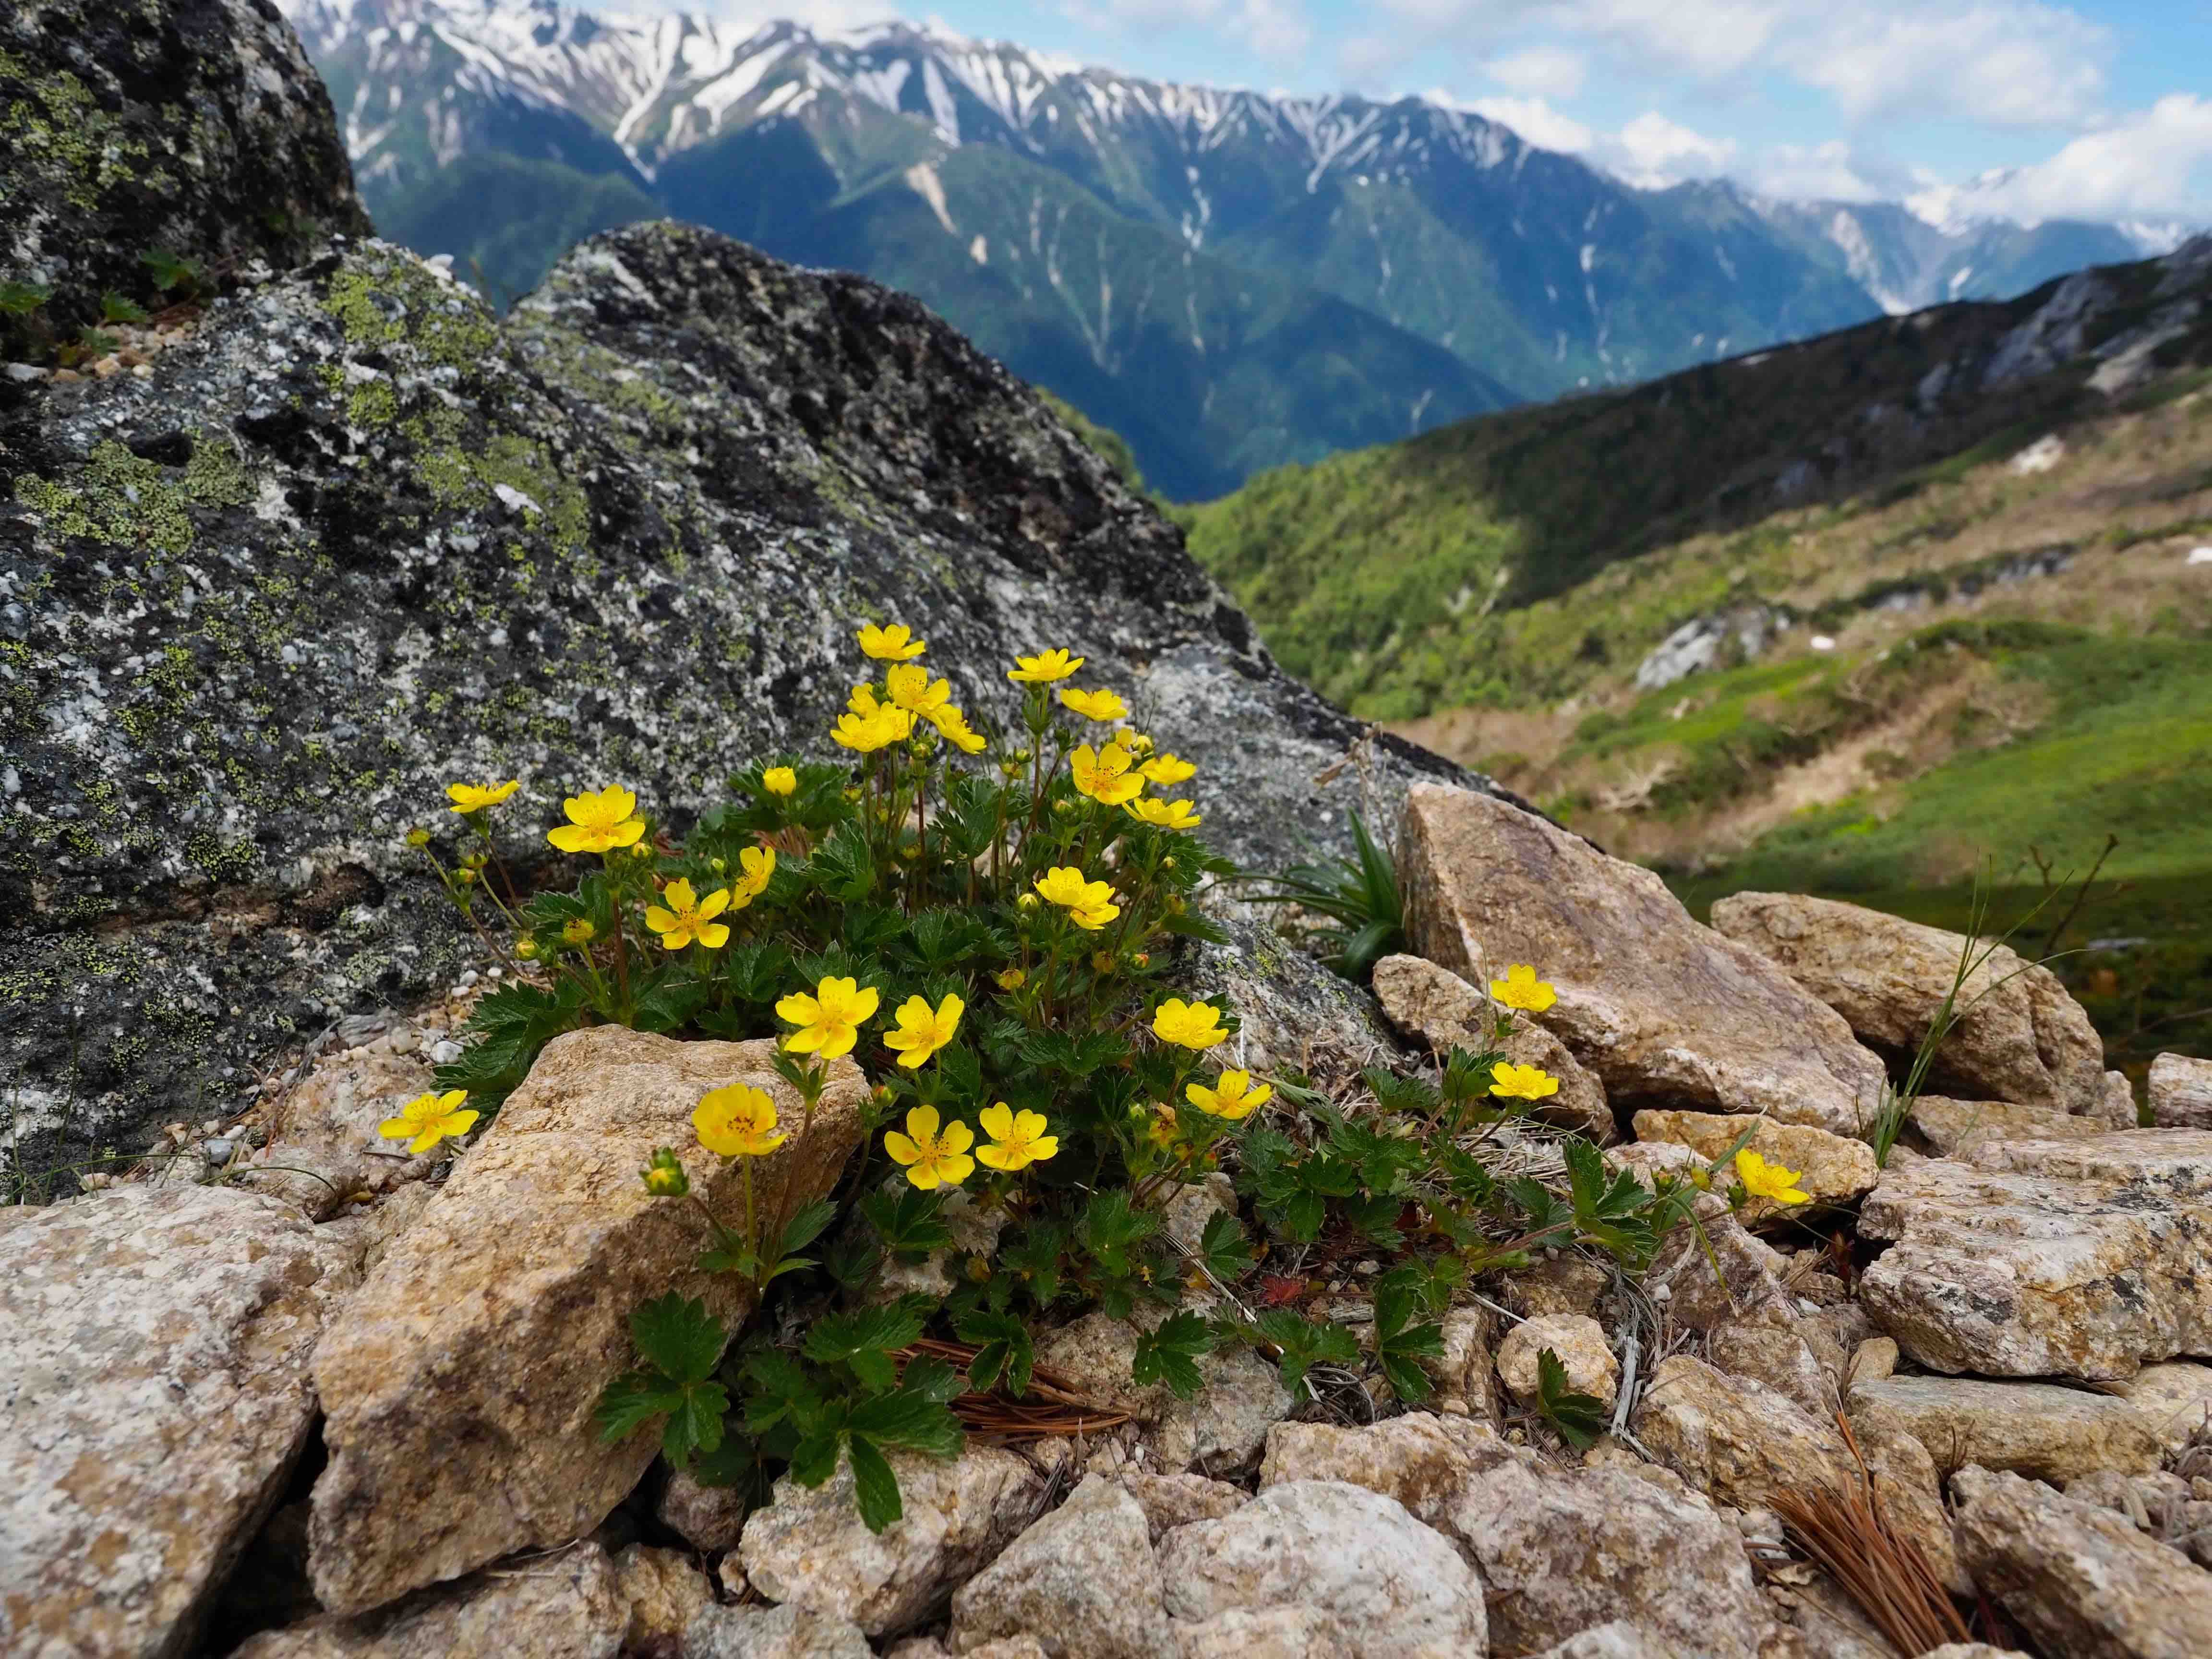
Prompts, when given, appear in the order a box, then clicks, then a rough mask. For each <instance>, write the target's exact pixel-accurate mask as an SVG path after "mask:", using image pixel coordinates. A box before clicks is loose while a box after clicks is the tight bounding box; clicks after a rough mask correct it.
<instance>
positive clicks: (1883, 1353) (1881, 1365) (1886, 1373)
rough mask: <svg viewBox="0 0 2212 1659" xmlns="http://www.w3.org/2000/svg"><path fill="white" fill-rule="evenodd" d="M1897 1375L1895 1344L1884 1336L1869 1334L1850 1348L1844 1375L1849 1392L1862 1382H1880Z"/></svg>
mask: <svg viewBox="0 0 2212 1659" xmlns="http://www.w3.org/2000/svg"><path fill="white" fill-rule="evenodd" d="M1896 1375H1897V1344H1896V1343H1895V1342H1893V1341H1892V1340H1890V1339H1889V1338H1887V1337H1886V1336H1870V1337H1869V1338H1867V1340H1865V1341H1863V1342H1862V1343H1860V1344H1859V1345H1858V1346H1857V1347H1856V1348H1853V1349H1852V1350H1851V1363H1850V1370H1848V1371H1846V1372H1845V1373H1844V1393H1845V1394H1849V1393H1850V1390H1851V1389H1855V1388H1857V1387H1858V1386H1859V1384H1861V1383H1880V1382H1881V1381H1883V1380H1884V1379H1885V1378H1887V1377H1891V1376H1896Z"/></svg>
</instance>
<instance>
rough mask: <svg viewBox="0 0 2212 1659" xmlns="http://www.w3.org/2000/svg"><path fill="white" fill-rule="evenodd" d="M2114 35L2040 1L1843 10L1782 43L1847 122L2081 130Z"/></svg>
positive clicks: (2096, 97) (1786, 64)
mask: <svg viewBox="0 0 2212 1659" xmlns="http://www.w3.org/2000/svg"><path fill="white" fill-rule="evenodd" d="M2109 49H2110V40H2109V38H2108V37H2107V35H2106V31H2105V30H2103V29H2102V28H2100V27H2097V26H2096V25H2095V24H2093V23H2091V22H2089V21H2087V19H2086V18H2083V17H2082V16H2081V15H2079V14H2077V13H2075V12H2072V11H2069V10H2066V9H2063V8H2060V7H2057V6H2048V5H2043V4H2039V3H2035V0H1968V3H1965V4H1960V3H1956V0H1953V3H1939V4H1935V5H1927V4H1920V5H1913V6H1910V7H1908V8H1906V9H1895V8H1893V7H1882V6H1874V5H1861V6H1856V7H1854V6H1850V5H1842V6H1838V7H1835V8H1834V9H1832V12H1831V13H1830V14H1829V15H1826V17H1824V18H1823V19H1822V20H1821V21H1820V22H1819V23H1817V24H1815V25H1813V26H1811V27H1799V28H1796V29H1793V30H1792V31H1790V33H1789V34H1788V35H1786V36H1785V37H1784V40H1782V41H1781V42H1780V43H1779V44H1778V50H1777V54H1776V55H1777V58H1778V62H1779V63H1780V64H1781V65H1782V67H1783V68H1784V70H1787V72H1789V73H1790V75H1792V76H1795V77H1796V79H1797V80H1799V81H1802V82H1804V83H1805V84H1806V85H1808V86H1811V87H1817V88H1820V89H1821V90H1822V91H1825V92H1827V93H1829V94H1832V96H1833V97H1834V98H1835V100H1836V102H1837V105H1838V106H1839V107H1840V108H1841V110H1842V112H1843V113H1844V116H1845V118H1848V119H1850V120H1851V121H1853V122H1863V121H1868V120H1870V119H1872V118H1875V117H1878V116H1881V115H1887V114H1896V113H1905V112H1910V113H1912V114H1916V115H1926V114H1929V113H1931V112H1934V113H1939V114H1944V115H1949V116H1953V117H1957V118H1965V119H1967V120H1972V121H1976V122H1979V123H1982V124H1984V125H1992V126H2026V127H2049V126H2054V125H2064V126H2072V125H2080V124H2081V123H2083V122H2086V121H2087V120H2090V119H2092V118H2094V116H2095V113H2096V112H2097V110H2098V108H2099V106H2100V104H2101V102H2102V100H2103V97H2104V89H2105V70H2104V64H2105V59H2106V53H2107V52H2108V51H2109Z"/></svg>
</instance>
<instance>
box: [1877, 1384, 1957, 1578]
mask: <svg viewBox="0 0 2212 1659" xmlns="http://www.w3.org/2000/svg"><path fill="white" fill-rule="evenodd" d="M1850 1425H1851V1437H1852V1438H1853V1439H1854V1440H1856V1441H1857V1443H1858V1448H1859V1455H1861V1456H1862V1457H1863V1458H1865V1459H1866V1467H1867V1474H1868V1476H1869V1479H1870V1480H1872V1481H1873V1483H1874V1495H1875V1499H1876V1501H1877V1502H1878V1503H1879V1504H1881V1510H1882V1514H1883V1515H1884V1516H1886V1517H1887V1519H1888V1521H1889V1523H1890V1525H1891V1527H1892V1528H1894V1529H1895V1530H1896V1531H1897V1532H1898V1533H1899V1534H1902V1535H1903V1536H1905V1537H1906V1538H1909V1539H1910V1540H1911V1541H1912V1542H1913V1543H1915V1544H1917V1545H1918V1546H1919V1547H1920V1553H1921V1554H1922V1555H1923V1556H1925V1557H1926V1558H1927V1560H1928V1565H1929V1566H1931V1567H1933V1568H1934V1569H1935V1570H1936V1577H1939V1578H1941V1579H1942V1581H1943V1582H1944V1583H1947V1584H1948V1585H1949V1586H1950V1587H1951V1589H1952V1590H1953V1592H1954V1594H1956V1595H1971V1594H1972V1591H1973V1585H1972V1582H1971V1581H1970V1580H1969V1579H1968V1578H1967V1577H1966V1569H1965V1568H1963V1567H1962V1566H1960V1565H1959V1546H1958V1540H1957V1539H1956V1538H1954V1536H1953V1535H1952V1530H1951V1512H1950V1510H1948V1509H1947V1508H1945V1507H1944V1504H1943V1477H1942V1473H1941V1471H1940V1470H1939V1469H1938V1467H1937V1465H1936V1458H1935V1455H1934V1454H1932V1453H1931V1452H1929V1449H1928V1447H1927V1445H1926V1443H1924V1442H1923V1441H1922V1440H1921V1439H1920V1438H1919V1437H1918V1436H1917V1435H1915V1434H1913V1433H1912V1432H1911V1431H1910V1430H1908V1429H1907V1428H1906V1427H1905V1425H1903V1424H1902V1423H1900V1422H1899V1421H1898V1419H1896V1418H1894V1417H1893V1416H1891V1415H1890V1414H1889V1413H1886V1412H1883V1411H1881V1410H1880V1409H1879V1408H1878V1407H1875V1408H1869V1409H1867V1410H1863V1411H1858V1412H1855V1413H1851V1414H1850ZM1951 1467H1952V1466H1951V1465H1950V1464H1948V1463H1946V1464H1944V1465H1942V1468H1951Z"/></svg>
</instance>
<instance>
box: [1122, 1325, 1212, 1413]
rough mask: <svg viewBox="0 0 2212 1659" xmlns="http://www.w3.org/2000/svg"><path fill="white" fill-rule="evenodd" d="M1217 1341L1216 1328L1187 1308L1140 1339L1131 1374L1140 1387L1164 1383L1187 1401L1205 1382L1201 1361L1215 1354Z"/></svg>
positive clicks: (1181, 1398) (1178, 1396) (1178, 1397)
mask: <svg viewBox="0 0 2212 1659" xmlns="http://www.w3.org/2000/svg"><path fill="white" fill-rule="evenodd" d="M1215 1341H1216V1338H1215V1334H1214V1331H1213V1328H1212V1326H1210V1325H1208V1324H1207V1323H1206V1321H1204V1320H1203V1319H1201V1318H1200V1317H1199V1316H1197V1315H1196V1314H1194V1313H1193V1312H1191V1311H1190V1310H1188V1308H1186V1309H1184V1310H1182V1312H1180V1313H1176V1314H1171V1315H1170V1316H1168V1317H1167V1318H1166V1319H1164V1320H1163V1321H1161V1322H1160V1323H1159V1325H1158V1328H1155V1329H1152V1330H1150V1331H1146V1332H1143V1333H1141V1334H1139V1336H1138V1338H1137V1356H1136V1360H1135V1362H1134V1364H1133V1365H1132V1366H1131V1368H1130V1370H1131V1374H1132V1376H1133V1378H1134V1380H1135V1382H1136V1383H1137V1385H1138V1386H1139V1388H1144V1387H1148V1386H1150V1385H1151V1384H1152V1383H1166V1384H1167V1385H1168V1387H1169V1388H1170V1389H1171V1390H1173V1392H1174V1393H1175V1395H1176V1398H1177V1399H1180V1400H1188V1399H1189V1398H1190V1397H1191V1395H1194V1394H1196V1393H1197V1392H1198V1390H1199V1388H1200V1384H1201V1383H1204V1381H1205V1378H1204V1377H1202V1376H1200V1374H1199V1370H1198V1362H1199V1360H1200V1358H1203V1357H1204V1356H1206V1354H1209V1353H1211V1352H1213V1349H1214V1346H1215Z"/></svg>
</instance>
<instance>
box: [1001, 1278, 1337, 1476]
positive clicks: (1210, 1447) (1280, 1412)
mask: <svg viewBox="0 0 2212 1659" xmlns="http://www.w3.org/2000/svg"><path fill="white" fill-rule="evenodd" d="M1137 1336H1138V1328H1137V1327H1136V1326H1134V1325H1133V1324H1131V1323H1130V1322H1128V1321H1127V1320H1124V1319H1114V1318H1111V1317H1109V1316H1107V1315H1105V1314H1103V1313H1089V1314H1085V1316H1083V1317H1082V1318H1080V1319H1078V1320H1075V1321H1073V1322H1072V1323H1069V1324H1066V1325H1063V1326H1061V1327H1060V1328H1058V1329H1056V1330H1050V1331H1046V1332H1044V1333H1042V1334H1040V1335H1039V1336H1038V1337H1037V1339H1036V1363H1037V1364H1039V1365H1040V1366H1042V1367H1043V1368H1044V1369H1046V1370H1050V1371H1054V1372H1057V1373H1058V1374H1059V1375H1060V1376H1061V1377H1063V1378H1065V1379H1066V1382H1067V1384H1068V1386H1069V1387H1070V1388H1072V1389H1074V1391H1075V1392H1076V1393H1077V1394H1079V1395H1081V1396H1082V1397H1083V1398H1085V1400H1089V1401H1094V1402H1096V1403H1097V1404H1098V1405H1101V1406H1106V1407H1111V1408H1112V1409H1114V1410H1115V1411H1124V1412H1127V1413H1130V1414H1131V1415H1132V1416H1133V1417H1135V1418H1137V1419H1139V1420H1140V1421H1142V1422H1145V1423H1148V1424H1152V1425H1156V1431H1155V1434H1154V1439H1155V1442H1156V1443H1157V1445H1158V1453H1159V1460H1160V1463H1161V1465H1162V1467H1163V1468H1166V1469H1168V1470H1170V1471H1174V1470H1180V1469H1185V1468H1193V1467H1199V1468H1205V1469H1210V1470H1218V1471H1222V1472H1227V1471H1230V1470H1233V1469H1237V1468H1243V1467H1244V1466H1245V1465H1248V1464H1249V1462H1251V1460H1252V1459H1253V1458H1254V1457H1255V1456H1257V1455H1259V1451H1260V1448H1261V1445H1262V1444H1263V1443H1265V1442H1266V1440H1267V1427H1268V1425H1270V1424H1272V1423H1276V1422H1279V1421H1280V1420H1281V1419H1283V1418H1285V1417H1287V1416H1288V1415H1289V1414H1290V1411H1291V1406H1292V1405H1293V1404H1294V1403H1295V1402H1294V1401H1292V1400H1291V1395H1290V1390H1289V1389H1285V1388H1284V1387H1283V1382H1282V1375H1281V1373H1280V1372H1279V1371H1278V1370H1276V1369H1275V1367H1273V1365H1270V1364H1268V1363H1267V1361H1266V1360H1264V1359H1262V1358H1260V1357H1259V1356H1258V1355H1257V1354H1255V1353H1254V1352H1252V1351H1251V1350H1250V1349H1249V1348H1240V1349H1232V1350H1230V1351H1228V1352H1218V1353H1211V1354H1206V1355H1205V1356H1203V1357H1202V1358H1200V1360H1199V1362H1198V1370H1199V1375H1200V1377H1201V1378H1202V1379H1203V1383H1202V1386H1201V1387H1200V1389H1199V1391H1198V1393H1197V1394H1196V1395H1193V1396H1192V1397H1191V1398H1190V1399H1188V1400H1178V1399H1176V1397H1175V1395H1174V1394H1173V1393H1172V1392H1171V1391H1170V1389H1168V1388H1167V1387H1166V1386H1165V1385H1164V1384H1159V1383H1155V1384H1152V1386H1150V1387H1147V1388H1139V1387H1138V1386H1137V1383H1136V1382H1135V1380H1134V1378H1133V1376H1132V1375H1131V1372H1130V1367H1131V1365H1132V1364H1133V1363H1134V1361H1135V1359H1136V1356H1137Z"/></svg>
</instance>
